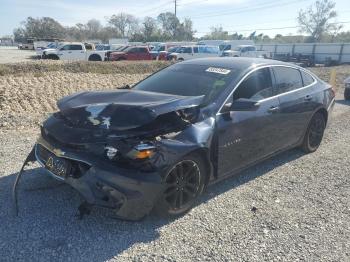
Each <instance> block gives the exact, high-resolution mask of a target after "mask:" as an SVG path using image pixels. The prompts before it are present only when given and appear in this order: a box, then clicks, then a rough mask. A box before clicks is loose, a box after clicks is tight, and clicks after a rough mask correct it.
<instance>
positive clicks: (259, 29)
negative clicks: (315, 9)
mask: <svg viewBox="0 0 350 262" xmlns="http://www.w3.org/2000/svg"><path fill="white" fill-rule="evenodd" d="M329 24H332V25H337V24H350V21H343V22H334V23H329ZM294 28H300V26H284V27H270V28H254V29H245V30H232V31H226V30H225V32H228V33H236V32H253V31H269V30H282V29H294ZM197 33H200V34H207V33H211V32H197Z"/></svg>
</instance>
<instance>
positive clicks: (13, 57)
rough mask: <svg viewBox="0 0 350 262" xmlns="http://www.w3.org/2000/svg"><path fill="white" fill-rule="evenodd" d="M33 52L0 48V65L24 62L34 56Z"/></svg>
mask: <svg viewBox="0 0 350 262" xmlns="http://www.w3.org/2000/svg"><path fill="white" fill-rule="evenodd" d="M35 55H36V54H35V52H34V51H33V50H19V49H18V48H17V47H16V46H11V47H4V46H0V64H6V63H18V62H25V61H28V60H31V59H33V56H35Z"/></svg>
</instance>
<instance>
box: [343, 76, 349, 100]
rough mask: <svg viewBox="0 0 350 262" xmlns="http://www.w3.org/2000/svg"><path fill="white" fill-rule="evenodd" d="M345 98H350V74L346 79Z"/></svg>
mask: <svg viewBox="0 0 350 262" xmlns="http://www.w3.org/2000/svg"><path fill="white" fill-rule="evenodd" d="M344 84H345V87H344V99H345V100H350V76H349V77H348V78H346V79H345V80H344Z"/></svg>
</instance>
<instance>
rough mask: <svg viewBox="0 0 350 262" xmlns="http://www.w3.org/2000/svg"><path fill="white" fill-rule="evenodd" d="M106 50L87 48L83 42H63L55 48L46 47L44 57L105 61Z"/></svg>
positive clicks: (43, 52)
mask: <svg viewBox="0 0 350 262" xmlns="http://www.w3.org/2000/svg"><path fill="white" fill-rule="evenodd" d="M106 52H107V51H106V50H101V51H96V50H86V48H85V45H84V44H83V43H62V44H61V45H59V46H58V47H57V48H55V49H44V50H43V51H42V58H43V59H52V60H75V61H105V59H106Z"/></svg>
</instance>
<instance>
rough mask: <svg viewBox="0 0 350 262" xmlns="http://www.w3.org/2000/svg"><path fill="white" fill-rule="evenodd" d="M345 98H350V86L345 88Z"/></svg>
mask: <svg viewBox="0 0 350 262" xmlns="http://www.w3.org/2000/svg"><path fill="white" fill-rule="evenodd" d="M344 99H345V100H350V88H345V90H344Z"/></svg>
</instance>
